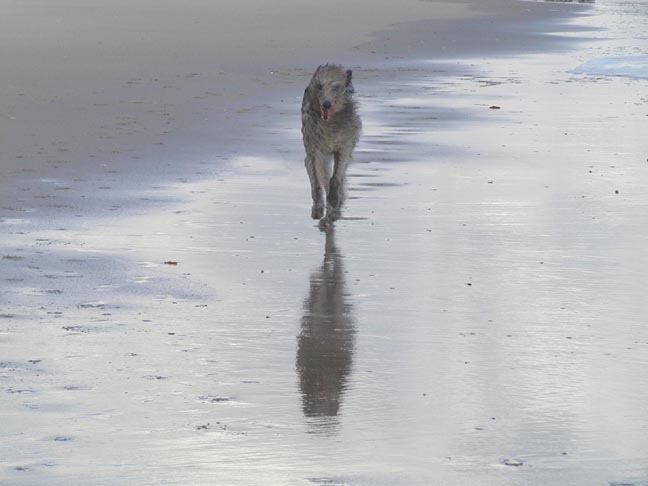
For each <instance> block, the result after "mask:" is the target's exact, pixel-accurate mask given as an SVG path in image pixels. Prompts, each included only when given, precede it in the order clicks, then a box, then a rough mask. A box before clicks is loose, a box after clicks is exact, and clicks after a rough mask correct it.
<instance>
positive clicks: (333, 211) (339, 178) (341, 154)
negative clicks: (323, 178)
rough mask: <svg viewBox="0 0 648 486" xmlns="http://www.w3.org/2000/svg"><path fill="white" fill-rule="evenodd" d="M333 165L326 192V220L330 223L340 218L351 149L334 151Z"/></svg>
mask: <svg viewBox="0 0 648 486" xmlns="http://www.w3.org/2000/svg"><path fill="white" fill-rule="evenodd" d="M333 155H334V159H335V167H334V169H333V176H332V177H331V179H330V181H329V189H328V192H327V194H326V202H327V205H326V218H325V219H326V220H327V221H326V222H324V224H330V223H333V222H334V221H336V220H338V219H340V216H341V211H342V205H343V204H344V199H345V196H346V171H347V166H348V165H349V161H350V159H351V150H340V151H338V152H335V154H333Z"/></svg>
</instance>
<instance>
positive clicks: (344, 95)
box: [301, 64, 362, 228]
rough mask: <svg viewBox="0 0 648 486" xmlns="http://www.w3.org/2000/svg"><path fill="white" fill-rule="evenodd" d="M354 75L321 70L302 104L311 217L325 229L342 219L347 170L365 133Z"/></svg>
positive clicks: (327, 66) (326, 66)
mask: <svg viewBox="0 0 648 486" xmlns="http://www.w3.org/2000/svg"><path fill="white" fill-rule="evenodd" d="M351 74H352V73H351V70H346V71H345V70H344V69H343V68H342V67H341V66H337V65H333V64H324V65H322V66H320V67H318V68H317V70H316V71H315V73H314V74H313V77H312V78H311V81H310V84H309V85H308V87H307V88H306V90H305V91H304V99H303V101H302V108H301V114H302V135H303V138H304V148H305V149H306V159H305V161H304V162H305V164H306V171H307V172H308V177H309V178H310V183H311V194H312V196H313V209H312V211H311V217H312V218H313V219H319V220H320V227H324V228H325V227H328V226H330V225H331V224H332V223H333V222H334V221H335V220H337V219H339V218H340V210H341V208H342V204H343V203H344V198H345V192H346V191H345V188H346V169H347V165H348V164H349V162H350V161H351V155H352V153H353V149H354V147H355V146H356V144H357V143H358V139H359V138H360V131H361V129H362V122H361V121H360V117H359V116H358V114H357V111H356V103H355V101H354V100H353V98H352V96H353V84H352V83H351ZM325 197H326V202H325V200H324V198H325ZM325 207H326V215H325V213H324V208H325Z"/></svg>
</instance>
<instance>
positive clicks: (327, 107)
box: [320, 101, 333, 121]
mask: <svg viewBox="0 0 648 486" xmlns="http://www.w3.org/2000/svg"><path fill="white" fill-rule="evenodd" d="M320 116H321V117H322V120H324V121H328V119H329V118H331V117H332V116H333V105H332V104H331V102H330V101H325V102H324V103H322V106H321V107H320Z"/></svg>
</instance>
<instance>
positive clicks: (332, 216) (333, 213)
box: [326, 207, 342, 223]
mask: <svg viewBox="0 0 648 486" xmlns="http://www.w3.org/2000/svg"><path fill="white" fill-rule="evenodd" d="M341 216H342V212H341V211H340V208H331V207H329V208H328V209H327V210H326V219H328V220H329V221H331V223H332V222H334V221H337V220H338V219H340V217H341Z"/></svg>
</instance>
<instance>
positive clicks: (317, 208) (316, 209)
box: [304, 155, 324, 219]
mask: <svg viewBox="0 0 648 486" xmlns="http://www.w3.org/2000/svg"><path fill="white" fill-rule="evenodd" d="M304 164H305V165H306V172H307V173H308V178H309V179H310V184H311V196H312V198H313V207H312V209H311V218H313V219H320V218H321V217H322V216H324V186H323V185H322V183H321V182H320V180H319V177H318V176H317V168H316V164H317V159H316V157H315V156H312V155H306V159H304Z"/></svg>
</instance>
